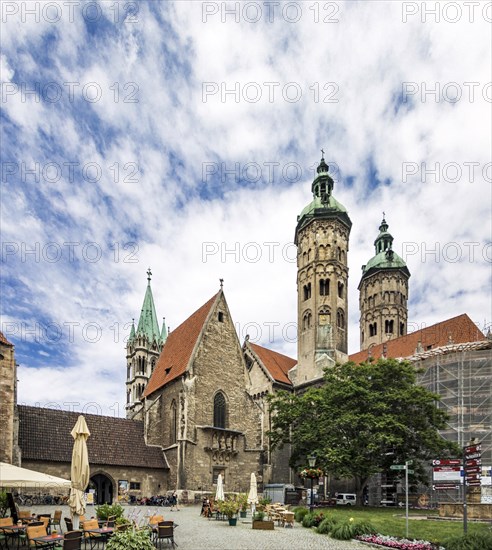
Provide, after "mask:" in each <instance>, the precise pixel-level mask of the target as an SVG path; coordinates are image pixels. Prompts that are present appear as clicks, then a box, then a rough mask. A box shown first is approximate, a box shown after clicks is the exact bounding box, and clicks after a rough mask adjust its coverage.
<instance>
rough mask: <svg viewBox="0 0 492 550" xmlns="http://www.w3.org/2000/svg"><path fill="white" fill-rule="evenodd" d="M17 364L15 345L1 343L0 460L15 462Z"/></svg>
mask: <svg viewBox="0 0 492 550" xmlns="http://www.w3.org/2000/svg"><path fill="white" fill-rule="evenodd" d="M15 383H16V366H15V357H14V347H13V346H10V345H6V344H3V343H0V426H1V427H2V428H1V429H0V461H1V462H8V463H12V462H13V458H14V457H13V450H14V408H15Z"/></svg>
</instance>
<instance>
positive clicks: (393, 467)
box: [390, 464, 405, 470]
mask: <svg viewBox="0 0 492 550" xmlns="http://www.w3.org/2000/svg"><path fill="white" fill-rule="evenodd" d="M404 469H405V464H392V465H391V466H390V470H404Z"/></svg>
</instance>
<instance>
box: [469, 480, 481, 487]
mask: <svg viewBox="0 0 492 550" xmlns="http://www.w3.org/2000/svg"><path fill="white" fill-rule="evenodd" d="M466 484H467V485H468V486H469V487H480V485H481V484H482V482H481V481H480V480H479V479H470V481H467V482H466Z"/></svg>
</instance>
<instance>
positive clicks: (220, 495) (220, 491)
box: [215, 474, 225, 502]
mask: <svg viewBox="0 0 492 550" xmlns="http://www.w3.org/2000/svg"><path fill="white" fill-rule="evenodd" d="M218 500H225V497H224V483H223V482H222V474H219V475H218V477H217V490H216V491H215V501H216V502H217V501H218Z"/></svg>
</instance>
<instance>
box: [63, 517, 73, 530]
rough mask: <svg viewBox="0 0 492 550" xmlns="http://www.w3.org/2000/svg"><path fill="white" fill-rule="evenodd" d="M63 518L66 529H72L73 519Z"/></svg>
mask: <svg viewBox="0 0 492 550" xmlns="http://www.w3.org/2000/svg"><path fill="white" fill-rule="evenodd" d="M63 519H64V520H65V526H66V528H67V531H73V521H72V520H71V519H70V518H63Z"/></svg>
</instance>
